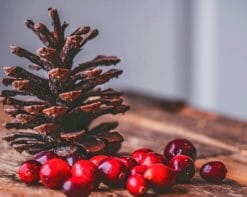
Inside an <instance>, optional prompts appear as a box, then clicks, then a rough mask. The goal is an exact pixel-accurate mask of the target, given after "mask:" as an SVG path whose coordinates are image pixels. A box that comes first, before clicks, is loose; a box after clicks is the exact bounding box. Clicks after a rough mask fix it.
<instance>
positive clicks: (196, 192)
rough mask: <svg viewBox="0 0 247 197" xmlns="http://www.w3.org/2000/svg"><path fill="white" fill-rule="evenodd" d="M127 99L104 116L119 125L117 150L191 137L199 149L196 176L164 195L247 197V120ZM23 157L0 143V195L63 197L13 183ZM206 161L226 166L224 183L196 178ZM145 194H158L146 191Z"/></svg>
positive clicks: (167, 103)
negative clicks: (122, 110) (120, 110)
mask: <svg viewBox="0 0 247 197" xmlns="http://www.w3.org/2000/svg"><path fill="white" fill-rule="evenodd" d="M126 100H127V102H128V103H129V104H130V105H131V110H130V111H129V112H128V113H126V114H125V115H124V116H121V115H120V116H117V117H112V116H111V117H107V118H111V119H112V118H113V119H116V120H118V121H119V122H120V127H119V130H120V131H122V134H123V135H124V137H125V142H124V144H123V147H122V149H121V152H131V151H133V150H134V149H136V148H139V147H149V148H152V149H154V150H155V151H158V152H160V153H161V152H162V150H163V148H164V146H165V144H166V143H167V142H168V141H169V140H171V139H173V138H176V137H184V138H188V139H190V140H191V141H192V142H193V143H194V144H195V146H196V148H197V150H198V159H197V161H196V166H197V173H196V176H195V177H194V178H193V180H192V182H191V183H190V184H179V185H176V186H175V187H174V188H173V191H172V192H170V193H167V194H163V195H164V196H236V197H241V196H247V122H240V121H236V120H232V119H229V118H225V117H222V116H218V115H216V114H213V113H205V112H201V111H198V110H195V109H193V108H191V107H188V106H186V105H185V104H183V103H181V102H171V101H162V100H154V99H149V98H146V97H143V96H137V95H131V94H129V96H128V97H127V98H126ZM0 115H1V118H0V123H3V122H4V121H6V120H7V119H8V117H7V116H6V115H4V114H3V112H2V110H1V112H0ZM4 132H5V131H4V130H3V132H2V133H1V134H4ZM26 157H27V155H24V154H22V155H21V154H19V153H17V152H15V151H14V150H12V149H11V148H10V147H9V146H8V145H7V144H6V143H5V142H3V141H2V140H1V141H0V196H4V197H22V196H23V197H24V196H25V197H29V196H30V197H31V196H32V197H34V196H42V197H44V196H45V197H50V196H56V197H60V196H64V195H63V194H62V193H61V192H60V191H56V190H49V189H45V188H44V187H42V186H32V187H28V186H26V185H25V184H22V183H21V182H20V181H19V180H18V176H17V175H16V171H17V169H18V165H19V163H20V162H22V161H23V160H25V158H26ZM210 160H221V161H223V162H224V163H225V164H226V166H227V168H228V176H227V179H226V180H225V181H224V182H223V183H221V184H217V185H214V184H207V183H205V182H204V181H203V180H202V179H201V178H200V177H199V175H198V168H199V167H200V166H201V165H202V164H203V163H204V162H206V161H210ZM163 195H160V196H163ZM91 196H130V195H129V194H128V192H127V191H126V190H121V189H120V190H111V189H108V188H107V187H105V186H101V187H100V189H99V190H98V191H96V192H93V193H92V195H91ZM147 196H157V195H155V194H152V193H150V194H148V195H147Z"/></svg>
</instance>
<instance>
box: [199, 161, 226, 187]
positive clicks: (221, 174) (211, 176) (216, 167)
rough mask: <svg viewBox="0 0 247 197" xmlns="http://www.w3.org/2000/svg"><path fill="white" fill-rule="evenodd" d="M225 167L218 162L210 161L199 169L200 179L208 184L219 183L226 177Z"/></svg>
mask: <svg viewBox="0 0 247 197" xmlns="http://www.w3.org/2000/svg"><path fill="white" fill-rule="evenodd" d="M226 174H227V169H226V166H225V165H224V164H223V163H222V162H220V161H211V162H208V163H206V164H204V165H203V166H202V167H201V169H200V175H201V177H202V178H203V179H204V180H205V181H207V182H209V183H219V182H221V181H223V180H224V179H225V177H226Z"/></svg>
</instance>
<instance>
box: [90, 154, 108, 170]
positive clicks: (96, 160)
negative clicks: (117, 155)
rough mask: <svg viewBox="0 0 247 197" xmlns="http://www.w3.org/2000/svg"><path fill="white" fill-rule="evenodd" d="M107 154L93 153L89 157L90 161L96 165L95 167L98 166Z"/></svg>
mask: <svg viewBox="0 0 247 197" xmlns="http://www.w3.org/2000/svg"><path fill="white" fill-rule="evenodd" d="M108 157H109V156H107V155H95V156H93V157H92V158H90V161H91V162H92V163H93V164H94V165H96V166H97V167H99V165H100V164H101V162H102V161H104V160H105V159H107V158H108Z"/></svg>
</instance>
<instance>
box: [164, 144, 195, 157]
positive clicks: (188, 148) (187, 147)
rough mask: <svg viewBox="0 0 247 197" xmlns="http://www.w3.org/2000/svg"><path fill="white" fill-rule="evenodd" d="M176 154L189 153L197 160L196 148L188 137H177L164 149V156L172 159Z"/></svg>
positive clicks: (188, 154)
mask: <svg viewBox="0 0 247 197" xmlns="http://www.w3.org/2000/svg"><path fill="white" fill-rule="evenodd" d="M175 155H187V156H189V157H190V158H191V159H193V160H194V161H195V159H196V148H195V147H194V145H193V144H192V143H191V142H190V141H189V140H186V139H175V140H172V141H170V142H169V143H168V144H167V145H166V147H165V150H164V156H165V157H166V158H167V159H168V160H171V159H172V158H173V157H174V156H175Z"/></svg>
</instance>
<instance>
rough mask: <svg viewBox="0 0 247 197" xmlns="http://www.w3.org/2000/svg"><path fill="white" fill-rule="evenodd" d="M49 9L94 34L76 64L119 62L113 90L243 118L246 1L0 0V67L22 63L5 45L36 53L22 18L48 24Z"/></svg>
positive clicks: (246, 96)
mask: <svg viewBox="0 0 247 197" xmlns="http://www.w3.org/2000/svg"><path fill="white" fill-rule="evenodd" d="M48 7H56V8H57V9H58V10H59V12H60V15H61V18H62V20H66V21H67V22H68V23H69V24H70V25H69V28H68V32H72V31H73V30H74V29H75V28H76V27H77V26H79V25H81V24H83V25H91V26H93V27H97V28H98V29H99V31H100V35H99V36H98V37H97V38H96V39H94V41H90V42H88V44H87V45H86V46H85V47H84V50H83V52H82V53H80V54H79V55H78V56H77V57H76V60H75V63H79V62H82V61H83V60H87V59H88V58H93V57H95V56H96V55H98V54H106V55H117V56H119V57H121V59H122V61H121V63H120V64H119V67H121V68H122V69H124V74H123V75H122V76H121V77H120V79H119V80H113V81H111V84H113V86H118V87H121V88H124V89H131V90H134V91H138V92H143V93H145V94H149V95H154V96H157V97H165V98H167V97H168V98H181V99H184V100H186V101H187V102H188V103H190V104H191V105H193V106H196V107H199V108H202V109H206V110H210V111H216V112H219V113H223V114H226V115H228V116H232V117H236V118H240V119H247V23H246V19H247V11H246V10H247V1H246V0H234V1H233V0H135V1H133V0H124V1H123V0H70V1H68V0H56V1H55V0H52V1H51V0H42V1H38V0H21V1H17V0H8V1H6V0H0V65H1V66H7V65H26V64H27V62H26V61H25V60H24V59H21V58H18V57H16V56H14V55H11V54H10V53H9V45H10V44H16V45H20V46H22V47H24V48H27V49H29V50H31V51H35V50H36V49H37V48H39V47H40V46H41V43H40V42H39V41H38V39H36V37H35V35H33V33H32V32H31V31H30V30H28V29H26V27H25V26H24V25H23V21H24V20H25V19H27V18H31V19H33V20H34V21H35V22H38V21H41V22H43V23H46V24H48V22H49V17H48V16H47V8H48ZM1 77H3V72H2V71H1Z"/></svg>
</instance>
